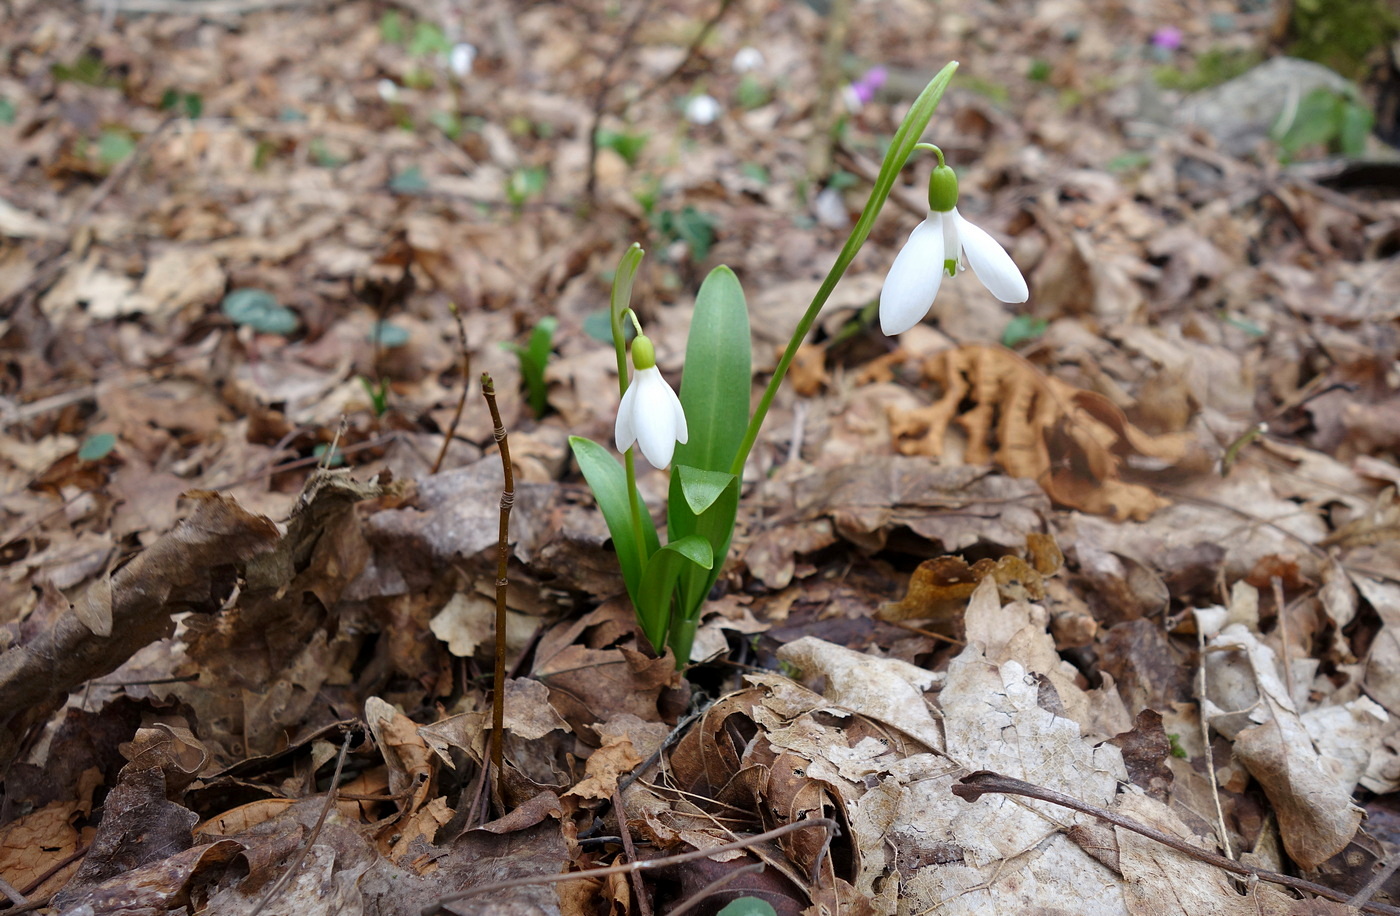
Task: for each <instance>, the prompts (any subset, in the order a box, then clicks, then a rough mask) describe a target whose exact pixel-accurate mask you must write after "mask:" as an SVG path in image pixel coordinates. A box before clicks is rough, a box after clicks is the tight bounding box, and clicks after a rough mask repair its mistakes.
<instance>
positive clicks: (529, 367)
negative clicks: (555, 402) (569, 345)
mask: <svg viewBox="0 0 1400 916" xmlns="http://www.w3.org/2000/svg"><path fill="white" fill-rule="evenodd" d="M558 327H559V319H557V318H555V317H554V316H553V315H547V316H545V317H544V318H541V319H540V321H539V324H537V325H535V328H534V330H532V331H531V332H530V340H529V342H528V343H526V344H525V346H523V347H522V346H521V345H520V344H518V343H515V342H513V341H508V342H506V343H503V344H501V347H502V348H503V349H506V350H510V351H511V352H512V353H514V354H515V355H516V357H517V358H518V359H519V360H520V378H521V379H522V380H523V381H524V382H525V396H526V398H527V399H528V400H529V402H530V410H531V411H533V412H534V414H535V417H536V418H539V417H543V416H544V414H545V411H546V410H548V409H549V386H547V385H546V384H545V381H544V370H545V368H546V367H547V366H548V365H549V355H550V353H552V352H553V351H554V332H555V330H556V329H557V328H558Z"/></svg>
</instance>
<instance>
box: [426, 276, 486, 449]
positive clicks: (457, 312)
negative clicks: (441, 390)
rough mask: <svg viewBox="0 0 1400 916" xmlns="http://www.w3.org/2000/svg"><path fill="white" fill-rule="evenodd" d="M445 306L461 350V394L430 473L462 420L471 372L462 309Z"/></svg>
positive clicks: (450, 304)
mask: <svg viewBox="0 0 1400 916" xmlns="http://www.w3.org/2000/svg"><path fill="white" fill-rule="evenodd" d="M447 307H448V308H449V309H451V310H452V317H453V318H455V319H456V320H457V346H458V348H459V349H460V350H461V351H462V395H461V397H459V398H457V409H456V410H455V411H453V413H452V423H451V424H450V425H449V426H448V427H447V435H445V436H443V437H442V448H441V449H439V450H438V455H437V460H436V461H434V462H433V469H432V470H431V471H429V472H428V473H430V474H436V473H437V472H438V471H439V470H441V469H442V460H443V459H444V458H446V457H447V447H448V446H449V445H451V444H452V439H453V437H454V436H456V435H457V424H458V423H459V422H461V420H462V408H463V407H465V406H466V404H467V388H468V387H470V384H469V383H468V381H467V376H469V375H471V374H472V355H471V353H469V352H468V351H467V328H466V325H464V324H462V311H461V309H459V308H457V303H455V302H449V303H448V304H447ZM498 425H499V424H498Z"/></svg>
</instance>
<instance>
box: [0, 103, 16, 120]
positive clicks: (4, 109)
mask: <svg viewBox="0 0 1400 916" xmlns="http://www.w3.org/2000/svg"><path fill="white" fill-rule="evenodd" d="M15 114H16V110H15V103H14V102H12V101H10V100H9V99H7V98H0V124H13V123H15Z"/></svg>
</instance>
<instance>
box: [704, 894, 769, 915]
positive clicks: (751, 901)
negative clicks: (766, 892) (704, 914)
mask: <svg viewBox="0 0 1400 916" xmlns="http://www.w3.org/2000/svg"><path fill="white" fill-rule="evenodd" d="M719 916H778V911H777V910H775V909H773V904H771V903H769V902H768V901H767V900H760V899H759V898H757V897H740V898H739V899H738V900H734V901H731V902H729V903H728V904H726V905H725V907H724V909H722V910H720V911H719Z"/></svg>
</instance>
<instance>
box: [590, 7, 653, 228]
mask: <svg viewBox="0 0 1400 916" xmlns="http://www.w3.org/2000/svg"><path fill="white" fill-rule="evenodd" d="M653 2H654V0H643V2H642V5H641V6H640V7H638V8H637V15H635V16H633V17H632V21H631V22H629V23H627V28H625V29H623V30H622V35H621V36H620V37H619V38H618V40H617V47H616V48H614V49H613V52H612V55H611V56H609V57H608V59H607V61H606V62H604V64H603V75H602V76H600V77H598V91H597V92H595V93H594V94H593V123H592V124H590V125H589V127H588V181H587V183H586V184H585V185H584V189H583V194H584V197H585V198H586V199H587V200H588V201H589V202H592V201H593V197H594V194H595V193H596V192H597V190H598V130H599V128H601V127H602V126H603V115H604V114H606V113H607V110H608V93H610V92H612V88H613V83H612V72H613V68H614V67H616V66H617V62H618V61H619V60H621V59H622V56H623V55H624V54H626V53H627V49H628V48H630V47H632V36H633V35H635V34H636V32H637V28H638V27H639V26H641V24H642V21H643V20H644V19H646V17H647V14H648V13H649V12H651V5H652V3H653Z"/></svg>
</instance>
